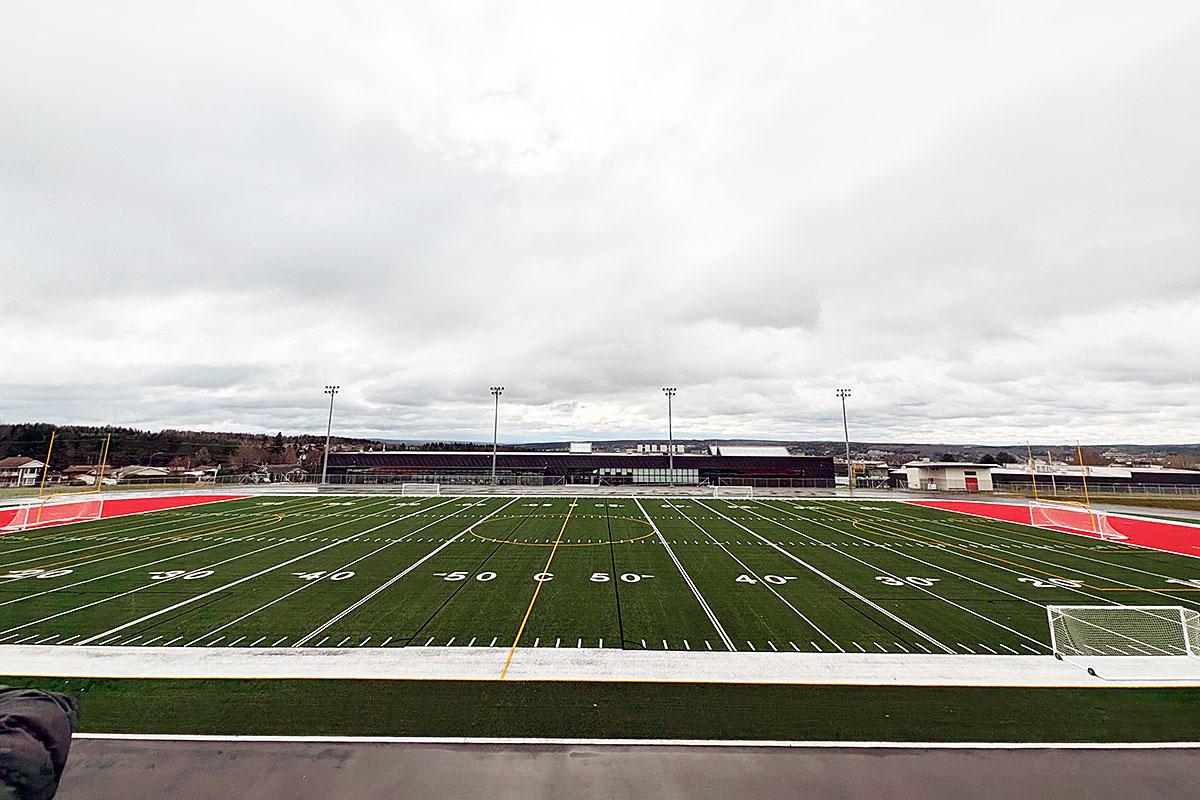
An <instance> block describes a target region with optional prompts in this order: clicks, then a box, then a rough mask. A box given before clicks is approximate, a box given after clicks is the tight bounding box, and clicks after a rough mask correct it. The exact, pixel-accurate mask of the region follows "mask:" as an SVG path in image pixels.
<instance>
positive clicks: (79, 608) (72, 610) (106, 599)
mask: <svg viewBox="0 0 1200 800" xmlns="http://www.w3.org/2000/svg"><path fill="white" fill-rule="evenodd" d="M385 511H386V509H384V510H383V511H380V512H377V513H385ZM329 516H332V515H329ZM371 516H374V515H371ZM318 519H322V518H320V517H319V518H318ZM311 521H312V520H306V521H305V522H311ZM299 524H303V523H301V522H297V523H293V524H292V525H288V526H284V527H294V525H299ZM340 524H341V523H338V525H340ZM338 525H332V526H329V527H328V528H325V530H330V529H332V528H335V527H338ZM254 535H257V534H252V535H251V536H248V537H245V539H235V540H231V541H229V542H221V543H218V544H215V545H209V546H207V547H202V548H200V549H199V550H193V551H190V552H189V553H184V554H181V555H177V556H168V557H167V558H163V559H159V560H157V561H152V562H150V563H149V564H143V565H139V566H135V567H129V568H128V569H123V570H119V571H117V572H112V573H109V574H107V575H100V576H97V577H95V578H89V579H87V580H84V581H78V582H76V583H74V584H70V585H68V586H61V587H58V588H55V589H48V590H46V591H44V592H39V593H37V594H33V595H25V596H23V597H19V598H15V599H13V600H9V601H6V602H4V603H0V605H8V604H9V603H15V602H18V601H22V600H28V599H31V598H33V597H39V596H43V595H47V594H51V593H53V592H58V591H62V590H64V589H70V588H74V587H75V586H82V585H83V584H86V583H92V582H93V581H97V580H103V579H105V578H111V577H113V576H115V575H120V574H122V573H125V572H131V571H133V570H136V569H144V568H145V567H146V566H152V565H154V564H157V563H160V562H162V561H169V560H171V559H172V558H183V557H186V556H191V555H195V554H196V553H200V552H203V551H205V550H211V549H213V548H214V547H221V546H224V545H226V544H232V543H233V542H238V541H245V540H248V539H251V538H253V536H254ZM303 538H304V537H303V536H300V537H296V538H295V539H292V540H289V541H292V542H294V541H300V540H302V539H303ZM286 543H288V542H286V541H285V542H280V543H279V544H286ZM276 546H277V545H269V546H268V547H260V548H258V549H256V550H251V551H249V552H246V553H240V554H238V555H236V556H233V557H232V558H228V559H225V560H224V561H219V562H217V563H215V564H210V565H207V566H205V567H200V568H199V569H208V568H210V567H214V566H221V565H223V564H228V563H230V562H232V561H236V560H238V559H240V558H245V557H246V556H251V555H255V554H257V553H261V552H263V551H265V550H269V549H271V548H272V547H276ZM172 580H175V578H167V579H165V580H160V581H153V582H151V583H148V584H145V585H143V586H139V587H137V588H134V589H130V590H129V591H126V592H122V593H120V594H116V595H109V596H107V597H103V598H101V599H99V600H95V601H93V602H91V603H85V604H84V605H82V606H77V607H75V608H70V609H67V610H65V611H61V612H59V613H56V614H51V615H50V616H47V617H43V618H41V619H39V620H34V621H32V622H27V623H24V624H23V625H18V626H16V627H14V628H10V629H9V630H20V629H21V628H27V627H29V626H31V625H37V624H40V623H43V622H48V621H50V620H52V619H56V618H58V617H62V616H66V615H67V614H73V613H75V612H77V611H83V610H86V609H88V608H92V607H94V606H98V605H101V604H103V603H107V602H109V601H111V600H115V599H118V598H121V597H125V596H128V595H131V594H135V593H137V592H140V591H143V590H145V589H149V588H152V587H154V586H158V585H161V584H165V583H169V582H170V581H172ZM76 644H83V642H77V643H76Z"/></svg>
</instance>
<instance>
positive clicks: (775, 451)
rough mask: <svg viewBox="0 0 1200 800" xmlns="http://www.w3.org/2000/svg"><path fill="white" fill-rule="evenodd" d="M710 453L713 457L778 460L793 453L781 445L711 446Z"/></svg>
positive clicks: (709, 447)
mask: <svg viewBox="0 0 1200 800" xmlns="http://www.w3.org/2000/svg"><path fill="white" fill-rule="evenodd" d="M708 453H709V455H713V456H740V457H743V458H778V457H780V456H784V457H786V456H790V455H791V452H790V451H789V450H788V449H787V448H786V447H784V446H783V445H781V444H767V445H760V444H735V445H724V444H710V445H709V446H708Z"/></svg>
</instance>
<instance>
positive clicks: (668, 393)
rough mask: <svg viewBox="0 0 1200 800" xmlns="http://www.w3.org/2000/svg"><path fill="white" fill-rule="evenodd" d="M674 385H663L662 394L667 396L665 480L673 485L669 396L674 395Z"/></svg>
mask: <svg viewBox="0 0 1200 800" xmlns="http://www.w3.org/2000/svg"><path fill="white" fill-rule="evenodd" d="M675 391H676V389H675V387H674V386H664V387H663V394H665V395H666V396H667V482H668V484H669V485H671V486H674V485H675V427H674V423H673V420H672V419H671V398H672V397H674V396H675Z"/></svg>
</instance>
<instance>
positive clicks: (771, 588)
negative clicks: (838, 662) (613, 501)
mask: <svg viewBox="0 0 1200 800" xmlns="http://www.w3.org/2000/svg"><path fill="white" fill-rule="evenodd" d="M667 505H669V506H670V507H671V509H672V510H674V511H678V512H679V515H680V516H681V517H683V518H684V519H686V520H687V521H688V522H690V523H692V524H693V525H695V526H696V527H697V528H699V529H700V532H701V533H703V534H704V535H705V536H707V537H708V538H709V540H711V541H712V543H713V544H715V545H716V546H717V547H719V548H721V550H722V551H723V552H724V553H725V554H726V555H727V556H729V557H730V558H732V559H733V560H734V561H736V562H737V564H738V566H740V567H741V568H742V569H744V570H746V572H747V574H749V575H752V576H754V579H755V580H756V581H758V585H759V586H763V587H765V588H766V589H767V590H768V591H769V592H771V594H773V595H775V597H777V598H778V599H779V600H780V601H781V602H782V603H783V604H784V605H785V606H787V607H788V608H790V609H791V610H792V611H794V612H795V613H796V616H798V617H800V619H802V620H804V621H805V622H806V623H808V625H809V626H810V627H812V629H813V630H815V631H816V632H817V633H819V634H820V635H821V636H822V637H823V638H824V639H825V641H827V642H829V643H830V644H831V645H833V646H834V647H835V648H837V650H838V651H840V652H844V650H842V646H841V645H840V644H838V643H837V642H835V641H834V640H833V639H832V638H830V636H829V634H827V633H826V632H825V631H824V630H822V629H821V627H820V626H819V625H817V623H815V622H813V621H812V620H811V619H809V618H808V616H807V615H805V614H804V612H802V611H801V610H800V609H798V608H796V607H795V606H794V605H792V604H791V602H790V601H789V600H788V599H787V598H786V597H784V596H783V595H782V594H780V593H779V591H778V590H777V589H776V588H775V587H774V586H772V585H771V584H769V583H767V582H766V581H764V580H763V579H762V576H761V575H759V574H758V573H757V572H755V571H754V570H753V569H751V568H750V567H749V566H748V565H747V564H746V563H745V562H744V561H742V560H741V559H740V558H738V557H737V556H735V555H734V554H733V553H732V552H731V551H730V550H729V548H728V547H726V546H725V545H724V544H723V543H722V542H719V541H717V539H716V537H715V536H713V535H712V534H711V533H709V532H708V530H707V529H705V528H704V527H703V526H702V525H701V524H700V523H698V522H696V521H695V520H694V519H692V518H691V517H689V516H688V515H687V512H686V511H684V510H683V509H682V507H680V506H677V505H676V504H675V503H674V502H671V501H668V502H667ZM684 644H687V642H686V641H685V642H684ZM689 649H690V648H689Z"/></svg>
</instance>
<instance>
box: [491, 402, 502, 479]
mask: <svg viewBox="0 0 1200 800" xmlns="http://www.w3.org/2000/svg"><path fill="white" fill-rule="evenodd" d="M491 392H492V397H494V398H495V400H496V407H495V412H494V413H493V414H492V486H495V485H496V449H497V446H498V443H499V441H500V395H502V394H504V387H503V386H493V387H491Z"/></svg>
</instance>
